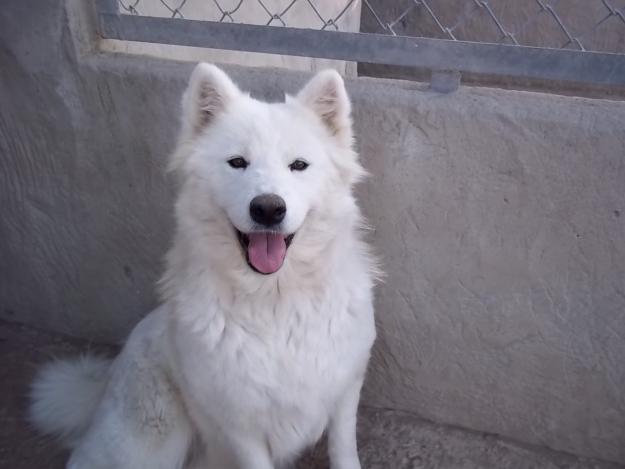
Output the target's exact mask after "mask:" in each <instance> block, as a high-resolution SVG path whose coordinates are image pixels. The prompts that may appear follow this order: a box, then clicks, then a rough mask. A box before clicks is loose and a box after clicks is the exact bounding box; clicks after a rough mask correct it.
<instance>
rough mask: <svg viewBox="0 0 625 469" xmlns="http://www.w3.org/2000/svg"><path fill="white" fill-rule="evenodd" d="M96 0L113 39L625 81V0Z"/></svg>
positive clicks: (374, 71) (376, 64) (390, 70)
mask: <svg viewBox="0 0 625 469" xmlns="http://www.w3.org/2000/svg"><path fill="white" fill-rule="evenodd" d="M95 1H96V3H97V5H98V18H99V29H100V34H101V35H102V37H104V38H111V39H121V40H124V41H138V42H144V43H146V42H147V43H154V44H170V45H182V46H192V47H202V48H207V49H213V50H223V51H240V52H249V53H255V52H260V53H268V54H274V55H273V56H274V57H278V56H280V57H305V58H314V59H323V60H326V59H331V60H338V61H346V62H345V63H348V64H353V63H358V73H359V74H364V75H374V76H392V77H403V78H413V77H414V78H417V79H420V78H421V76H424V77H425V76H426V75H423V74H424V73H425V74H427V73H429V72H436V73H431V76H432V77H440V76H442V75H443V74H447V78H444V80H447V79H448V78H449V77H452V74H455V75H453V76H455V77H459V76H462V77H463V79H467V80H469V81H471V82H474V81H475V80H478V81H479V80H487V81H488V82H492V78H493V77H494V78H496V79H497V80H498V79H500V78H501V79H503V80H507V81H506V83H508V82H509V81H510V80H512V81H515V80H516V81H517V82H518V83H523V84H524V83H526V82H527V83H539V86H542V85H540V84H542V83H550V84H553V85H554V86H560V85H559V84H562V85H563V86H564V84H567V83H568V84H575V86H577V85H578V84H582V85H591V86H600V87H605V86H615V87H616V88H613V89H614V90H617V89H618V90H625V0H95ZM248 56H249V55H248ZM405 68H407V69H409V70H412V72H410V74H409V75H408V76H407V75H406V74H404V73H403V70H404V69H405ZM419 74H421V75H419ZM458 74H460V75H458ZM432 80H434V78H432ZM453 80H455V81H456V84H455V85H453V83H452V85H451V86H450V87H449V89H453V87H454V86H457V83H459V81H458V80H459V78H454V79H453ZM521 86H524V85H521ZM566 86H568V85H566ZM549 87H552V86H551V85H549ZM444 88H445V89H447V88H448V85H445V86H444ZM618 92H619V93H620V92H621V91H618Z"/></svg>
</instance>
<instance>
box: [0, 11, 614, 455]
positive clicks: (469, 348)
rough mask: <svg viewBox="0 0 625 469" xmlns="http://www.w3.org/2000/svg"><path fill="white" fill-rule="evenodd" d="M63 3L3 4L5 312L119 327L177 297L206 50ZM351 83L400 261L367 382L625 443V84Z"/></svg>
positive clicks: (36, 320)
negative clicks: (606, 92)
mask: <svg viewBox="0 0 625 469" xmlns="http://www.w3.org/2000/svg"><path fill="white" fill-rule="evenodd" d="M72 2H73V4H75V3H78V2H74V1H73V0H72ZM46 5H47V6H46V7H45V8H44V7H43V6H42V4H41V2H35V1H34V0H29V1H23V0H10V1H8V3H6V2H5V5H4V6H3V8H2V9H0V80H1V87H0V210H1V213H2V223H1V224H0V239H1V240H2V241H1V243H0V260H1V262H0V316H2V317H3V318H6V319H9V320H12V321H20V322H24V323H28V324H32V325H36V326H38V327H40V328H43V329H51V330H56V331H61V332H65V333H69V334H73V335H76V336H83V337H88V338H92V339H96V340H103V341H116V340H120V339H122V338H123V337H124V335H125V334H126V333H127V332H128V330H129V329H130V328H131V327H132V325H133V324H135V323H136V321H138V320H139V319H140V317H141V316H142V315H143V314H145V313H146V312H147V311H149V310H150V308H151V307H153V306H154V305H155V304H156V298H155V295H154V293H153V283H154V281H155V280H156V279H157V278H158V275H159V273H160V271H161V259H162V256H163V254H164V252H165V250H166V248H167V246H168V243H169V238H170V236H171V231H172V226H171V206H172V199H173V194H174V188H173V184H172V181H170V180H169V179H168V177H167V176H166V175H165V174H164V171H163V168H164V165H165V161H166V158H167V154H168V152H169V151H170V150H171V149H172V147H173V139H174V138H175V134H176V128H177V111H176V110H177V108H178V101H179V96H180V93H181V91H182V89H183V87H184V84H185V80H186V78H187V76H188V74H189V72H190V70H191V65H189V64H179V63H176V62H167V61H159V60H156V59H147V58H141V57H124V56H110V55H99V54H90V53H88V51H85V49H84V46H85V45H84V44H82V43H79V44H78V46H79V47H78V48H77V47H76V45H77V43H76V42H75V41H74V40H73V38H72V35H71V34H70V29H69V24H70V22H69V20H68V15H67V14H66V12H65V11H64V9H63V8H61V7H60V0H57V2H48V3H47V4H46ZM70 16H71V15H70ZM16 18H19V21H16ZM85 18H86V19H88V17H85ZM71 19H72V24H74V25H77V24H78V25H82V26H83V27H88V26H89V22H88V21H86V22H85V21H84V19H82V17H81V19H76V18H73V17H72V18H71ZM81 37H82V36H81ZM229 71H231V72H232V75H233V77H234V78H235V80H236V81H237V82H239V83H240V85H241V86H242V87H243V88H245V89H248V90H251V91H252V93H253V94H254V95H256V96H259V97H264V98H269V99H274V100H275V99H280V98H281V97H282V93H281V90H283V89H285V90H287V91H295V90H296V89H297V88H298V87H299V86H300V85H301V84H302V83H303V82H304V80H305V79H306V78H307V76H305V75H303V74H298V73H295V72H276V71H272V70H257V69H245V68H229ZM349 90H350V93H351V95H352V97H353V100H354V109H355V120H356V130H357V135H358V140H359V147H360V149H361V152H362V155H363V159H364V163H365V166H366V167H367V168H368V169H369V170H370V172H371V173H372V174H373V176H372V178H371V179H370V180H369V181H368V182H366V183H365V184H364V185H363V186H362V187H361V188H360V190H359V191H360V194H361V200H362V205H363V207H364V209H365V212H366V213H367V215H368V217H369V219H370V220H371V222H372V225H373V226H374V227H375V230H374V232H373V233H372V241H373V243H374V244H375V246H376V249H377V251H378V252H379V253H380V255H381V257H382V258H383V261H384V265H385V269H386V271H387V273H388V277H387V279H386V283H385V284H383V285H381V286H380V288H379V290H378V300H377V303H378V323H379V340H378V343H377V346H376V349H375V353H374V359H373V361H372V366H371V372H370V375H369V380H368V383H367V386H366V390H365V402H366V403H367V404H369V405H373V406H379V407H391V408H396V409H403V410H410V411H414V412H417V413H419V414H420V415H421V416H423V417H426V418H429V419H432V420H435V421H439V422H444V423H451V424H457V425H461V426H465V427H468V428H474V429H478V430H484V431H489V432H494V433H498V434H502V435H505V436H509V437H512V438H516V439H518V440H521V441H525V442H530V443H540V444H545V445H548V446H551V447H553V448H556V449H562V450H567V451H570V452H573V453H578V454H584V455H591V456H597V457H601V458H605V459H610V460H614V461H621V462H625V445H624V444H623V442H624V438H625V391H624V390H625V365H624V363H625V314H624V313H625V157H624V153H625V151H624V148H625V124H624V123H625V103H623V102H612V101H602V100H588V99H580V98H570V97H560V96H552V95H541V94H535V93H524V92H512V91H501V90H489V89H475V88H464V87H463V88H461V89H460V90H459V91H457V92H455V93H453V94H450V95H439V94H435V93H432V92H429V91H427V90H424V89H422V88H420V87H419V86H418V85H415V84H411V83H406V82H391V81H381V80H373V79H359V80H352V81H350V82H349Z"/></svg>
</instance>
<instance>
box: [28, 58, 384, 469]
mask: <svg viewBox="0 0 625 469" xmlns="http://www.w3.org/2000/svg"><path fill="white" fill-rule="evenodd" d="M234 155H240V156H243V157H245V158H246V159H247V160H248V161H249V162H250V165H249V166H248V167H247V168H246V169H245V170H241V169H233V168H231V167H230V166H229V165H228V164H227V160H228V159H229V158H230V157H232V156H234ZM296 158H303V159H305V160H306V161H307V162H309V163H310V166H309V167H308V169H306V171H301V172H298V171H291V170H290V169H289V164H290V163H291V162H292V161H293V160H294V159H296ZM171 167H172V168H173V169H174V170H175V171H176V172H177V173H178V174H179V175H180V180H181V188H180V194H179V198H178V201H177V203H176V218H177V230H176V234H175V238H174V243H173V247H172V248H171V250H170V252H169V254H168V257H167V270H166V273H165V275H164V277H163V279H162V282H161V291H162V295H163V300H164V301H163V305H162V306H161V307H159V308H158V309H157V310H156V311H154V312H152V313H151V314H150V315H148V316H147V317H146V318H145V319H144V320H143V321H142V322H141V323H140V324H139V325H138V326H137V327H136V328H135V330H134V331H133V332H132V334H131V336H130V338H129V339H128V342H127V343H126V346H125V347H124V349H123V351H122V352H121V354H120V355H119V356H118V357H117V358H116V360H115V361H114V362H113V364H112V365H111V367H110V369H108V371H107V372H106V377H107V382H106V383H105V384H104V385H105V389H104V386H99V385H92V384H86V383H84V380H83V379H82V378H79V377H81V376H84V373H83V369H82V368H81V367H78V368H76V369H75V375H76V377H77V378H76V379H73V378H71V377H68V376H70V375H71V374H72V373H73V372H72V371H71V370H70V369H69V368H63V366H65V365H58V364H57V365H55V367H54V368H49V369H47V370H44V372H43V373H42V375H41V376H40V378H38V380H37V381H36V384H35V393H34V404H33V407H32V410H33V415H34V421H35V422H36V423H38V424H39V426H40V427H41V428H42V430H44V431H48V432H49V431H53V432H55V433H59V432H60V433H64V434H66V435H73V436H74V441H75V442H76V444H75V449H74V451H73V453H72V456H71V459H70V462H69V464H68V467H69V468H71V469H87V468H89V469H99V468H102V469H103V468H120V469H122V468H123V469H135V468H137V469H138V468H151V469H159V468H163V469H172V468H183V467H184V468H188V469H191V468H200V467H201V468H204V469H230V468H239V469H271V468H275V467H283V466H284V465H285V464H289V463H290V462H291V461H293V460H294V459H295V458H296V457H297V455H298V454H299V453H300V452H301V450H302V449H304V448H305V447H307V446H309V445H311V444H313V443H314V442H315V441H316V440H317V439H318V438H319V437H320V436H321V434H322V432H323V431H324V430H325V429H327V430H328V435H329V452H330V459H331V466H332V468H333V469H359V468H360V463H359V461H358V455H357V450H356V432H355V428H356V411H357V406H358V400H359V395H360V388H361V385H362V381H363V378H364V374H365V370H366V366H367V362H368V359H369V353H370V348H371V345H372V343H373V341H374V338H375V327H374V319H373V307H372V293H371V290H372V284H373V276H374V264H373V261H372V259H371V256H370V255H369V251H368V249H367V246H366V245H365V244H364V243H363V242H362V241H361V239H360V224H361V216H360V212H359V210H358V208H357V206H356V203H355V200H354V198H353V196H352V185H353V184H354V183H355V182H356V181H357V180H358V179H359V177H360V176H362V175H363V174H364V171H363V170H362V168H361V167H360V165H359V163H358V160H357V155H356V154H355V152H354V151H353V150H352V130H351V120H350V103H349V100H348V97H347V94H346V92H345V89H344V85H343V81H342V79H341V78H340V76H339V75H338V74H336V73H335V72H332V71H327V72H322V73H320V74H318V75H317V76H316V77H314V78H313V79H312V80H311V81H310V82H309V83H308V85H306V87H305V88H304V89H303V90H302V91H301V92H300V93H299V94H298V95H297V96H296V97H287V99H286V102H285V103H278V104H267V103H262V102H259V101H256V100H254V99H252V98H250V97H249V96H247V95H246V94H244V93H242V92H241V91H240V90H239V89H238V88H237V87H236V86H235V85H234V84H233V83H232V81H231V80H230V79H229V78H228V77H227V76H226V75H225V74H224V73H223V72H222V71H221V70H219V69H218V68H216V67H214V66H212V65H207V64H200V65H198V66H197V68H196V69H195V71H194V72H193V75H192V77H191V80H190V84H189V88H188V90H187V91H186V93H185V96H184V98H183V116H182V131H181V136H180V141H179V144H178V147H177V150H176V151H175V153H174V156H173V158H172V163H171ZM267 192H271V193H276V194H278V195H280V196H281V197H282V198H283V199H284V200H285V201H286V205H287V212H286V217H285V219H284V221H283V223H282V225H281V227H280V230H281V231H282V232H283V233H285V234H287V233H293V232H294V233H296V234H295V238H294V240H293V243H292V245H291V247H290V248H289V249H288V251H287V255H286V260H285V262H284V264H283V266H282V268H281V269H280V270H278V271H277V272H276V273H274V274H271V275H266V276H265V275H260V274H258V273H256V272H254V271H253V270H252V269H251V268H250V267H249V266H248V264H247V263H246V260H245V258H244V255H243V254H242V250H241V247H240V245H239V244H238V240H237V239H236V236H235V231H234V228H233V227H236V228H237V229H238V230H240V231H242V232H249V231H252V230H255V229H257V227H256V226H255V224H254V223H253V221H252V220H251V218H250V216H249V203H250V200H251V199H252V198H253V197H255V196H256V195H259V194H263V193H267ZM67 366H69V365H67ZM100 368H101V364H100V363H99V362H94V369H95V370H99V369H100ZM96 375H97V377H101V376H102V375H101V373H96ZM96 381H97V379H96ZM68 385H69V389H68ZM98 389H100V390H101V391H98ZM42 390H45V391H42ZM101 393H103V394H101ZM100 396H101V397H100ZM96 397H97V398H99V403H98V405H97V408H96V406H94V405H92V404H91V403H92V402H93V400H94V398H96ZM73 405H77V406H80V408H81V409H82V410H80V411H79V410H78V409H74V410H71V411H69V412H68V413H67V414H64V413H63V412H61V411H59V409H71V408H72V406H73ZM75 413H76V414H75ZM76 438H77V439H76Z"/></svg>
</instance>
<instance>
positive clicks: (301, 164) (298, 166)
mask: <svg viewBox="0 0 625 469" xmlns="http://www.w3.org/2000/svg"><path fill="white" fill-rule="evenodd" d="M289 168H290V169H291V171H304V170H305V169H306V168H308V163H306V162H305V161H304V160H295V161H293V163H291V164H290V165H289Z"/></svg>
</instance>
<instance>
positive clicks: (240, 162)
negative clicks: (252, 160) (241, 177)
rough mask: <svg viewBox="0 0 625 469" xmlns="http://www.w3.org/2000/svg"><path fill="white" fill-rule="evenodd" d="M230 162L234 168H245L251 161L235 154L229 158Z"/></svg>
mask: <svg viewBox="0 0 625 469" xmlns="http://www.w3.org/2000/svg"><path fill="white" fill-rule="evenodd" d="M228 164H229V165H230V166H231V167H232V168H234V169H245V168H247V166H248V165H249V163H248V162H247V161H246V160H245V158H243V157H241V156H235V157H233V158H230V159H229V160H228Z"/></svg>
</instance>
